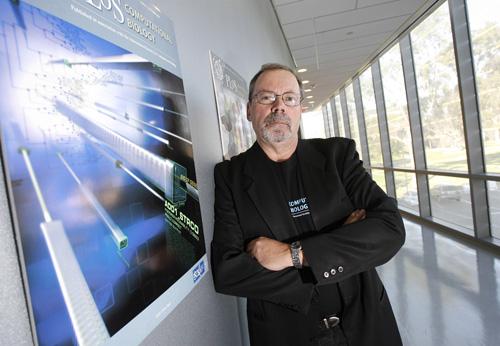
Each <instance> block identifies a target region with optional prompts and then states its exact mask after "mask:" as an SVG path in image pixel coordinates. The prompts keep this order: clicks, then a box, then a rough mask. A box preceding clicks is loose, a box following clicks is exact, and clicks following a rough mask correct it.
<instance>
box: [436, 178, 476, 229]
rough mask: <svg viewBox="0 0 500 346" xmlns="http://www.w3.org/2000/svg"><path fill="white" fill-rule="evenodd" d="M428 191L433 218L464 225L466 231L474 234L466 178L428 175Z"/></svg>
mask: <svg viewBox="0 0 500 346" xmlns="http://www.w3.org/2000/svg"><path fill="white" fill-rule="evenodd" d="M429 192H430V196H431V213H432V216H433V217H434V218H437V219H441V220H444V221H446V222H448V223H452V224H455V225H459V226H462V227H466V228H468V229H469V231H468V232H466V233H467V234H470V235H474V232H473V224H472V205H471V199H470V187H469V180H468V179H464V178H452V177H443V176H438V175H429ZM437 221H439V220H437Z"/></svg>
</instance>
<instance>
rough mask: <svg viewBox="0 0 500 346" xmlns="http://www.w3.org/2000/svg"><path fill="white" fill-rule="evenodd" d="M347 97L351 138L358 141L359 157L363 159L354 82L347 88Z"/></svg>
mask: <svg viewBox="0 0 500 346" xmlns="http://www.w3.org/2000/svg"><path fill="white" fill-rule="evenodd" d="M345 97H346V100H347V116H348V117H349V128H350V130H351V138H352V139H354V140H355V141H356V148H357V151H358V153H359V158H360V159H361V160H362V159H363V154H362V150H361V138H360V136H359V126H358V112H357V111H356V102H355V101H354V89H353V85H352V83H351V84H349V85H348V86H347V87H346V88H345Z"/></svg>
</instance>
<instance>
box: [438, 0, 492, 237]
mask: <svg viewBox="0 0 500 346" xmlns="http://www.w3.org/2000/svg"><path fill="white" fill-rule="evenodd" d="M448 5H449V9H450V16H451V28H452V35H453V44H454V47H455V59H456V64H457V73H458V84H459V91H460V100H461V106H462V116H463V123H464V135H465V149H466V153H467V164H468V168H469V173H470V174H482V173H485V172H486V166H485V163H484V162H485V161H484V148H483V143H482V140H481V138H482V136H481V120H480V117H479V106H478V99H477V89H476V84H475V74H474V62H473V56H472V46H471V39H470V35H469V23H468V20H467V9H466V1H465V0H450V1H448ZM469 181H470V193H471V202H472V218H473V222H474V233H475V236H476V237H477V238H489V237H490V236H491V235H490V234H491V233H490V220H489V214H488V197H487V187H486V182H485V181H483V180H476V179H470V180H469Z"/></svg>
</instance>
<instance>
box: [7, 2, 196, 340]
mask: <svg viewBox="0 0 500 346" xmlns="http://www.w3.org/2000/svg"><path fill="white" fill-rule="evenodd" d="M79 2H80V3H83V1H79ZM113 3H117V4H121V5H123V4H122V3H121V2H120V1H116V2H113ZM129 7H130V6H129ZM136 8H139V6H137V7H136ZM124 16H126V12H125V11H124ZM156 32H160V31H159V29H156ZM163 36H165V33H163ZM177 68H178V66H176V69H177ZM0 89H1V90H2V96H3V97H2V102H0V126H1V128H0V130H1V131H0V135H1V146H2V160H3V164H4V167H5V171H6V176H7V186H8V189H9V199H10V204H11V207H12V215H13V222H14V225H15V229H16V233H17V239H18V242H19V250H20V256H21V260H22V262H23V263H24V265H23V270H24V273H23V274H24V277H25V281H26V285H25V286H26V294H27V298H28V301H29V302H30V308H31V311H30V312H31V314H32V320H33V324H34V335H35V337H36V340H37V342H38V343H39V344H40V345H71V344H74V345H76V344H80V345H82V344H88V345H99V344H112V343H113V340H120V339H119V338H122V339H121V340H123V338H125V335H126V334H124V330H126V327H127V326H130V325H132V326H135V327H133V328H135V329H133V330H132V332H131V333H132V334H133V337H131V338H130V339H128V341H131V340H132V341H137V342H139V341H140V340H141V339H142V338H143V337H144V336H145V335H147V333H148V332H149V331H150V330H151V329H152V328H154V326H156V325H157V324H158V323H159V320H161V319H162V318H164V317H165V316H166V314H168V312H170V311H171V310H172V309H173V308H174V307H175V305H177V304H178V302H179V301H180V299H182V297H184V296H185V295H186V294H187V292H188V291H189V290H190V289H191V288H192V287H193V286H194V284H195V283H196V282H198V280H199V278H200V277H201V276H202V275H203V274H204V273H205V262H206V251H205V245H204V240H203V230H202V222H201V213H200V206H199V202H198V190H197V185H196V175H195V170H194V162H193V150H192V140H191V133H190V127H189V115H188V111H187V106H186V99H185V95H184V88H183V81H182V79H181V77H180V76H179V75H177V74H174V73H172V72H169V71H167V70H166V69H164V68H162V67H160V66H159V65H156V64H155V63H152V62H150V61H148V60H146V59H145V58H143V57H142V55H141V54H140V51H139V52H138V54H135V53H132V52H130V51H127V50H125V49H123V48H121V47H119V46H117V45H115V44H113V43H111V42H109V41H106V40H103V39H101V38H99V37H97V36H95V35H93V34H91V33H90V32H88V31H85V30H83V29H81V28H79V27H77V26H75V25H73V24H71V23H69V22H67V21H65V20H62V19H60V18H58V17H55V16H53V15H51V14H50V13H48V12H46V11H44V10H41V9H39V8H37V7H34V6H31V5H29V4H27V3H24V2H19V1H7V0H0ZM195 274H196V276H194V275H195ZM185 282H186V283H187V284H185ZM160 298H161V299H160ZM158 302H161V303H160V305H159V306H157V307H156V306H155V304H158ZM146 310H147V311H146ZM148 311H149V315H147V314H146V313H147V312H148ZM151 316H152V317H151ZM141 318H142V319H141ZM149 318H152V319H155V318H156V320H154V321H149V322H148V319H149ZM158 319H159V320H158ZM134 323H135V324H134ZM145 325H148V326H149V327H148V328H143V326H145ZM129 335H130V334H129ZM115 343H117V341H115Z"/></svg>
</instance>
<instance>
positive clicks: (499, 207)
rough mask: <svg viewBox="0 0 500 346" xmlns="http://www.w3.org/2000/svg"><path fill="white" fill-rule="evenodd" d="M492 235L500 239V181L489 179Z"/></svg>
mask: <svg viewBox="0 0 500 346" xmlns="http://www.w3.org/2000/svg"><path fill="white" fill-rule="evenodd" d="M487 186H488V204H489V206H490V223H491V236H492V237H495V238H498V239H500V182H498V181H488V183H487Z"/></svg>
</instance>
